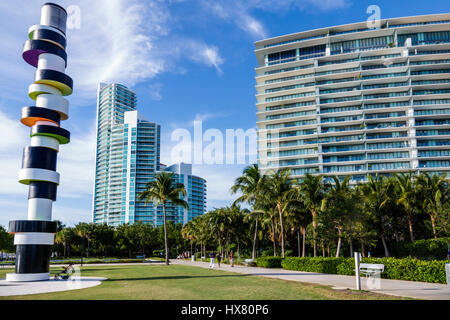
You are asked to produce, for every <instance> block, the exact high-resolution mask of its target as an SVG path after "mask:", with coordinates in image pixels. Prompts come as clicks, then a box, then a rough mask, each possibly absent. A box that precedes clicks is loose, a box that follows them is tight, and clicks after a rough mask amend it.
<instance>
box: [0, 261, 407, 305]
mask: <svg viewBox="0 0 450 320" xmlns="http://www.w3.org/2000/svg"><path fill="white" fill-rule="evenodd" d="M60 269H61V268H57V269H52V271H55V270H58V271H60ZM11 270H12V269H9V270H7V269H0V279H2V278H5V274H6V273H8V272H11ZM81 275H82V276H99V277H106V278H108V280H106V281H103V283H102V284H101V285H99V286H96V287H93V288H87V289H80V290H71V291H65V292H56V293H46V294H37V295H26V296H14V297H0V299H32V300H36V299H45V300H46V299H49V300H61V299H69V300H72V299H75V300H126V299H137V300H150V299H157V300H167V299H169V300H170V299H180V300H203V299H209V300H227V299H232V300H236V299H237V300H246V299H257V300H259V299H261V300H265V299H267V300H288V299H293V300H304V299H313V300H323V299H326V300H335V299H338V300H343V299H345V300H355V299H364V300H366V299H371V300H398V299H401V298H399V297H392V296H387V295H379V294H375V293H371V292H356V291H352V290H333V289H331V288H329V287H325V286H320V285H313V284H302V283H298V282H292V281H285V280H278V279H269V278H264V277H258V276H251V275H245V274H239V273H233V272H226V271H221V270H211V269H204V268H199V267H191V266H180V265H170V266H165V265H162V264H153V265H143V266H141V265H132V266H131V265H123V266H108V265H105V266H83V267H82V268H81Z"/></svg>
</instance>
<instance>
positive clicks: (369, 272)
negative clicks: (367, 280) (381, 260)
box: [359, 263, 384, 277]
mask: <svg viewBox="0 0 450 320" xmlns="http://www.w3.org/2000/svg"><path fill="white" fill-rule="evenodd" d="M359 271H360V272H361V273H362V274H365V275H366V277H373V276H377V275H378V274H381V273H382V272H383V271H384V264H375V263H360V264H359Z"/></svg>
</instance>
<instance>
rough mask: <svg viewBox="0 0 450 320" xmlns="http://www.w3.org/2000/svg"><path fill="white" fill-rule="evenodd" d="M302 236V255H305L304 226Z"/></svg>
mask: <svg viewBox="0 0 450 320" xmlns="http://www.w3.org/2000/svg"><path fill="white" fill-rule="evenodd" d="M302 237H303V239H302V242H303V243H302V246H303V248H302V257H305V254H306V228H302Z"/></svg>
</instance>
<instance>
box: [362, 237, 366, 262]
mask: <svg viewBox="0 0 450 320" xmlns="http://www.w3.org/2000/svg"><path fill="white" fill-rule="evenodd" d="M361 255H362V257H363V258H365V257H366V250H365V248H364V242H363V241H362V240H361Z"/></svg>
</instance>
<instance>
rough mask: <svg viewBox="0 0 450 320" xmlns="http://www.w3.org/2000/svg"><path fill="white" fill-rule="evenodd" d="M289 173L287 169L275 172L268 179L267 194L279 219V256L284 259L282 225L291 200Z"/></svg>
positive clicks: (291, 183) (291, 184)
mask: <svg viewBox="0 0 450 320" xmlns="http://www.w3.org/2000/svg"><path fill="white" fill-rule="evenodd" d="M290 175H291V171H290V170H288V169H281V170H277V171H276V172H274V173H272V174H271V175H269V177H268V181H267V190H266V192H267V194H268V196H269V199H271V201H272V202H273V203H274V204H275V207H276V210H277V211H278V215H279V218H280V234H281V255H282V257H283V258H284V257H285V255H284V225H283V213H284V211H285V209H286V206H287V205H288V204H289V202H290V201H291V200H292V190H293V189H292V186H293V182H292V180H291V177H290Z"/></svg>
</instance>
